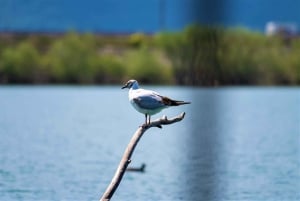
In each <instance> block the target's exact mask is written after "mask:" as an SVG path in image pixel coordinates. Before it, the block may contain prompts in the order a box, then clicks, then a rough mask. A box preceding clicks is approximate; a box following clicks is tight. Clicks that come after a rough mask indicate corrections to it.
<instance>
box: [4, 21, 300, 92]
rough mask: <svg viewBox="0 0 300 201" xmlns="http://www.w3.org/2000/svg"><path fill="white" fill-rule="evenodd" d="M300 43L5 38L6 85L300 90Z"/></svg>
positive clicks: (229, 38) (207, 33) (220, 37)
mask: <svg viewBox="0 0 300 201" xmlns="http://www.w3.org/2000/svg"><path fill="white" fill-rule="evenodd" d="M299 55H300V38H283V37H280V36H272V37H267V36H265V35H263V34H262V33H257V32H252V31H249V30H244V29H225V28H222V27H205V26H196V25H193V26H189V27H187V28H186V29H185V30H183V31H182V32H176V33H174V32H172V33H167V32H164V33H158V34H155V35H153V36H149V35H145V34H143V33H135V34H132V35H129V36H126V35H125V36H124V35H123V36H112V35H109V36H106V35H94V34H89V33H87V34H78V33H76V32H68V33H66V34H64V35H32V34H27V35H26V34H25V35H21V34H15V35H1V36H0V83H2V84H5V83H28V84H43V83H68V84H69V83H71V84H117V83H122V82H124V81H125V80H127V79H130V78H134V79H137V80H140V81H141V82H143V83H155V84H174V83H176V84H181V85H202V86H214V85H236V84H242V85H250V84H251V85H274V84H276V85H299V84H300V56H299Z"/></svg>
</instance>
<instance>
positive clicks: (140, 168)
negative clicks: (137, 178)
mask: <svg viewBox="0 0 300 201" xmlns="http://www.w3.org/2000/svg"><path fill="white" fill-rule="evenodd" d="M145 168H146V164H145V163H143V164H142V165H141V167H128V168H127V169H126V171H130V172H145Z"/></svg>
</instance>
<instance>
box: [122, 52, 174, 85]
mask: <svg viewBox="0 0 300 201" xmlns="http://www.w3.org/2000/svg"><path fill="white" fill-rule="evenodd" d="M124 62H125V64H126V70H127V76H128V79H137V80H139V81H141V82H143V83H156V84H166V83H171V82H172V70H171V68H170V67H169V66H168V65H167V64H165V63H164V62H163V61H162V60H160V59H159V56H158V55H155V53H153V52H151V51H150V50H149V49H147V48H140V49H138V50H132V51H129V52H127V54H126V55H125V58H124Z"/></svg>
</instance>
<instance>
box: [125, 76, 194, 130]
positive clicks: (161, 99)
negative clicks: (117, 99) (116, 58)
mask: <svg viewBox="0 0 300 201" xmlns="http://www.w3.org/2000/svg"><path fill="white" fill-rule="evenodd" d="M125 88H128V89H129V94H128V95H129V101H130V103H131V105H132V106H133V107H134V109H136V110H137V111H138V112H140V113H142V114H144V115H145V125H149V124H150V118H151V115H154V114H157V113H159V112H160V111H161V110H163V109H165V108H167V107H169V106H179V105H184V104H190V102H185V101H177V100H172V99H170V98H168V97H166V96H162V95H160V94H159V93H157V92H155V91H151V90H146V89H141V88H139V84H138V82H137V81H136V80H129V81H128V82H127V83H126V84H125V85H124V86H123V87H122V89H125Z"/></svg>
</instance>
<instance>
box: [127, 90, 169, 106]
mask: <svg viewBox="0 0 300 201" xmlns="http://www.w3.org/2000/svg"><path fill="white" fill-rule="evenodd" d="M133 101H134V102H135V104H137V105H138V106H139V107H141V108H144V109H150V110H153V109H158V108H161V107H165V105H164V103H163V102H162V99H161V97H160V96H159V95H157V94H155V93H153V94H148V95H142V96H139V97H136V98H134V99H133Z"/></svg>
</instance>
